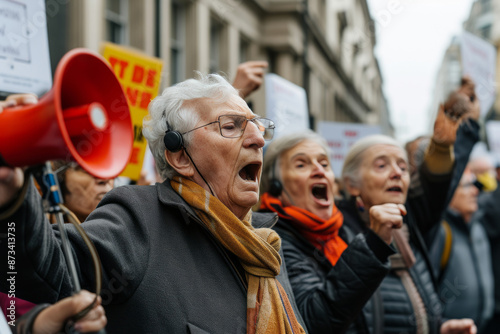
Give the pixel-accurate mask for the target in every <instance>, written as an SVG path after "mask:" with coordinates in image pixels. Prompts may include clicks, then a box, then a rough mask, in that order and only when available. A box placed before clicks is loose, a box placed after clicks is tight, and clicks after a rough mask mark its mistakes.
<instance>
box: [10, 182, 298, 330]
mask: <svg viewBox="0 0 500 334" xmlns="http://www.w3.org/2000/svg"><path fill="white" fill-rule="evenodd" d="M275 221H276V217H275V215H269V214H260V213H255V214H254V216H253V222H252V223H253V224H254V226H255V227H271V226H272V225H273V224H274V223H275ZM7 222H13V223H14V225H15V236H16V244H15V250H16V264H15V269H16V271H17V275H16V284H15V286H16V296H18V297H20V298H23V299H26V300H29V301H31V302H34V303H41V302H50V303H53V302H55V301H57V300H59V299H61V298H63V297H66V296H68V295H70V294H71V283H70V277H69V274H68V270H67V269H66V264H65V262H64V261H65V260H64V256H63V251H62V249H61V246H60V239H59V238H60V237H59V233H58V232H57V231H56V228H53V226H50V224H48V222H47V221H46V220H45V219H44V214H43V211H42V207H41V203H40V196H39V195H38V193H37V191H36V190H35V188H34V186H33V185H31V187H30V190H29V192H28V195H27V196H26V199H25V202H24V204H23V205H22V206H21V208H20V209H19V210H18V211H17V212H16V213H15V214H14V215H13V216H12V217H10V218H9V219H8V221H7ZM7 222H6V221H0V229H1V230H0V233H4V234H3V235H2V236H3V238H2V239H0V240H1V241H0V245H1V247H0V251H1V254H3V256H4V258H5V259H6V258H7V251H8V248H7V246H8V245H7V242H6V237H7V226H8V225H7ZM81 226H82V227H83V228H84V229H85V231H86V232H87V234H88V236H89V237H90V238H91V239H92V240H93V242H94V244H95V246H96V248H97V251H98V252H99V255H100V257H101V262H102V268H103V289H102V300H103V306H104V308H105V310H106V316H107V317H108V325H107V326H106V330H107V332H108V333H134V334H137V333H152V334H156V333H179V334H180V333H221V334H223V333H231V334H233V333H244V332H246V313H247V308H246V305H247V291H246V280H245V279H244V272H243V273H242V268H241V265H240V264H239V261H238V259H237V258H235V256H234V255H232V254H231V253H229V252H228V251H226V250H225V248H224V247H222V245H221V244H220V243H219V242H218V241H217V240H216V239H215V238H214V237H213V236H212V234H211V233H209V232H208V231H207V229H206V228H205V226H204V224H203V223H202V222H201V221H200V219H199V218H198V217H197V216H196V214H195V213H194V212H193V210H192V209H191V207H189V206H188V205H187V204H186V202H185V201H184V200H183V199H182V198H181V197H180V196H179V195H178V194H177V193H176V192H175V191H174V190H173V189H172V188H171V186H170V182H169V181H168V180H167V181H166V182H164V183H163V184H156V186H141V187H139V186H124V187H119V188H116V189H114V190H112V191H111V192H109V193H108V194H107V195H106V196H105V197H104V198H103V200H102V201H101V203H100V204H99V206H98V207H97V209H96V210H95V211H94V212H93V213H92V214H91V215H90V216H89V217H88V219H87V220H86V221H85V222H84V223H83V224H82V225H81ZM67 230H68V236H69V239H70V240H71V243H72V251H73V253H74V255H75V258H76V266H77V268H78V272H79V276H80V280H81V284H82V287H83V288H85V289H88V290H91V291H92V290H93V288H94V287H93V284H94V282H93V272H94V271H93V269H92V262H91V259H90V256H89V253H88V250H87V248H86V246H85V245H84V244H83V242H82V241H81V238H80V237H79V236H78V235H77V233H76V232H75V229H74V228H73V226H69V227H68V228H67ZM9 271H10V270H9V269H8V268H7V261H2V263H1V264H0V290H1V291H3V292H5V291H8V289H9V286H8V285H7V277H6V275H7V272H9ZM278 280H279V281H280V282H281V284H282V286H283V288H284V289H285V291H286V292H287V294H288V297H289V299H290V302H291V303H292V306H293V307H294V309H295V310H296V306H295V303H294V298H293V293H292V292H291V287H290V283H289V282H288V278H287V273H286V268H285V267H284V266H283V265H282V270H281V273H280V275H279V276H278ZM295 313H296V315H297V319H298V320H299V322H300V323H301V324H302V325H303V322H302V319H301V318H300V314H299V313H298V312H297V311H296V312H295ZM303 326H304V325H303Z"/></svg>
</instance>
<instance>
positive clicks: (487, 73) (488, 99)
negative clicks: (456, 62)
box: [460, 32, 497, 117]
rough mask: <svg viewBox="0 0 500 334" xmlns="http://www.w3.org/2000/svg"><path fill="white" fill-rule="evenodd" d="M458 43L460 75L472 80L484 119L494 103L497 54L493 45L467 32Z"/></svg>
mask: <svg viewBox="0 0 500 334" xmlns="http://www.w3.org/2000/svg"><path fill="white" fill-rule="evenodd" d="M460 41H461V42H460V51H461V53H462V73H463V74H464V75H468V76H470V77H471V79H472V80H474V83H475V84H476V95H477V97H478V99H479V102H480V107H481V116H483V117H484V116H485V115H486V114H487V113H488V110H490V108H491V106H492V105H493V102H495V68H496V65H495V64H496V59H497V52H496V49H495V47H494V46H493V45H491V44H490V43H488V42H486V41H484V40H482V39H481V38H479V37H476V36H474V35H472V34H471V33H468V32H464V33H463V34H462V37H461V39H460Z"/></svg>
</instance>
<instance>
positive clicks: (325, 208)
mask: <svg viewBox="0 0 500 334" xmlns="http://www.w3.org/2000/svg"><path fill="white" fill-rule="evenodd" d="M280 168H281V169H280V172H281V174H280V175H281V176H282V177H281V180H282V182H283V187H284V189H285V190H286V191H284V192H283V193H282V195H281V201H282V202H283V205H285V206H290V205H294V206H297V207H299V208H302V209H305V210H307V211H309V212H312V213H314V214H315V215H317V216H318V217H320V218H322V219H329V218H330V217H331V215H332V210H333V203H334V202H333V200H334V196H333V190H334V187H335V185H334V180H335V177H334V175H333V170H332V168H331V166H330V160H329V158H328V156H327V154H326V152H325V150H324V149H323V147H321V145H320V144H318V143H317V142H315V141H312V140H304V141H303V142H301V143H299V144H298V145H296V146H295V147H293V148H291V149H289V150H288V151H285V152H284V153H283V154H281V156H280Z"/></svg>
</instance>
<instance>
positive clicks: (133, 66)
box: [102, 43, 163, 181]
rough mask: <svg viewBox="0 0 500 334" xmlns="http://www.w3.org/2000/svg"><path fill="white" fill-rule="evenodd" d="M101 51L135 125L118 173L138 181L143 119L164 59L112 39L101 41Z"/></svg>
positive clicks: (140, 165)
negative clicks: (131, 144)
mask: <svg viewBox="0 0 500 334" xmlns="http://www.w3.org/2000/svg"><path fill="white" fill-rule="evenodd" d="M102 54H103V56H104V58H106V59H107V60H108V61H109V63H110V64H111V67H112V68H113V70H114V72H115V74H116V76H117V78H118V80H119V81H120V83H121V84H122V86H123V90H124V92H125V95H126V96H127V100H128V104H129V107H130V113H131V116H132V124H133V126H134V147H133V149H132V154H131V156H130V161H129V163H128V165H127V167H126V168H125V170H124V171H123V173H122V174H121V176H125V177H128V178H130V179H132V180H135V181H137V180H138V179H139V177H140V174H141V170H142V164H143V160H144V153H145V152H146V146H147V142H146V138H144V136H143V135H142V120H143V118H144V116H146V115H147V113H148V105H149V102H151V100H152V99H154V98H155V97H156V95H158V89H159V88H160V78H161V70H162V66H163V62H162V61H161V60H160V59H158V58H153V57H150V56H147V55H144V54H142V53H140V52H137V51H133V50H130V49H127V48H124V47H122V46H118V45H116V44H112V43H105V44H104V47H103V52H102Z"/></svg>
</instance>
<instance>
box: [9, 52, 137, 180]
mask: <svg viewBox="0 0 500 334" xmlns="http://www.w3.org/2000/svg"><path fill="white" fill-rule="evenodd" d="M132 144H133V129H132V120H131V117H130V110H129V107H128V104H127V100H126V97H125V94H124V93H123V89H122V87H121V85H120V83H119V81H118V79H117V78H116V76H115V74H114V72H113V70H112V69H111V67H110V66H109V65H108V63H107V62H106V61H105V60H104V59H103V58H102V57H101V56H99V55H97V54H94V53H92V52H90V51H88V50H85V49H74V50H72V51H70V52H68V53H67V54H66V55H64V57H63V58H62V59H61V61H60V62H59V65H58V66H57V69H56V74H55V76H54V85H53V87H52V89H51V90H50V91H49V92H48V93H47V94H45V95H44V96H43V97H42V98H41V99H40V101H39V102H38V103H37V104H35V105H29V106H22V107H16V108H7V109H5V110H4V111H3V112H2V113H1V114H0V166H1V165H2V162H1V160H2V158H3V160H4V161H3V163H4V164H7V165H9V166H12V167H22V166H32V165H37V164H40V163H43V162H45V161H47V160H60V159H62V160H67V159H68V158H72V160H75V161H76V162H77V163H78V164H79V165H80V166H81V167H82V168H83V169H85V170H86V171H87V172H88V173H90V174H91V175H93V176H95V177H98V178H102V179H108V178H114V177H116V176H118V175H119V174H120V173H121V172H122V171H123V169H124V168H125V166H126V165H127V162H128V161H129V157H130V154H131V152H132Z"/></svg>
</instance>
